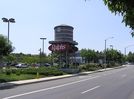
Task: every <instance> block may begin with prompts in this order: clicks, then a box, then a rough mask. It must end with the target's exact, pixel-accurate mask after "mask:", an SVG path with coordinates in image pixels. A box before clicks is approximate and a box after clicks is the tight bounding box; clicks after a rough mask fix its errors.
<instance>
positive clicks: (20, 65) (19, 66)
mask: <svg viewBox="0 0 134 99" xmlns="http://www.w3.org/2000/svg"><path fill="white" fill-rule="evenodd" d="M16 67H17V68H26V67H28V65H27V64H25V63H19V64H17V65H16Z"/></svg>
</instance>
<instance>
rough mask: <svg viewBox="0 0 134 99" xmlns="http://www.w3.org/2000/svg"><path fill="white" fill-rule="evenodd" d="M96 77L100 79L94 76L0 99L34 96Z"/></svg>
mask: <svg viewBox="0 0 134 99" xmlns="http://www.w3.org/2000/svg"><path fill="white" fill-rule="evenodd" d="M98 77H100V76H95V77H91V78H88V79H83V80H79V81H74V82H71V83H66V84H63V85H58V86H54V87H49V88H45V89H40V90H35V91H31V92H27V93H23V94H18V95H13V96H9V97H5V98H2V99H12V98H16V97H21V96H25V95H29V94H34V93H39V92H43V91H47V90H52V89H56V88H61V87H64V86H69V85H72V84H77V83H80V82H85V81H88V80H91V79H95V78H98Z"/></svg>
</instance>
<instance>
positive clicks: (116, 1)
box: [103, 0, 134, 36]
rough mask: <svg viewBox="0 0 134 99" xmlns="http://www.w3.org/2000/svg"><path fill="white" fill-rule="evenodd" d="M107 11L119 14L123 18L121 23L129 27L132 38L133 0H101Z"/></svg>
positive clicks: (133, 22) (133, 27) (133, 20)
mask: <svg viewBox="0 0 134 99" xmlns="http://www.w3.org/2000/svg"><path fill="white" fill-rule="evenodd" d="M103 1H104V3H105V5H107V6H108V8H109V10H110V11H111V12H113V13H115V14H117V13H119V14H121V15H122V16H123V20H122V22H124V23H125V24H126V26H129V27H130V28H131V29H132V30H133V32H132V33H131V34H132V36H134V0H103Z"/></svg>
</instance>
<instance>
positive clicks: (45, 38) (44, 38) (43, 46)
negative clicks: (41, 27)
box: [40, 38, 47, 54]
mask: <svg viewBox="0 0 134 99" xmlns="http://www.w3.org/2000/svg"><path fill="white" fill-rule="evenodd" d="M40 39H41V40H42V54H44V40H46V39H47V38H40Z"/></svg>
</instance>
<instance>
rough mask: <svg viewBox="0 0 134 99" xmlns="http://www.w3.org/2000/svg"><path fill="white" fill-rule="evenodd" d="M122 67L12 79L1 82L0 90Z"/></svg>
mask: <svg viewBox="0 0 134 99" xmlns="http://www.w3.org/2000/svg"><path fill="white" fill-rule="evenodd" d="M124 67H126V66H119V67H115V68H107V69H100V70H96V71H90V72H81V73H78V74H72V75H62V76H55V77H46V78H39V79H30V80H22V81H12V82H7V83H1V84H0V90H2V89H10V88H13V87H15V86H20V85H26V84H32V83H39V82H44V81H52V80H57V79H64V78H70V77H75V76H80V75H88V74H93V73H97V72H104V71H109V70H113V69H119V68H124Z"/></svg>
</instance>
